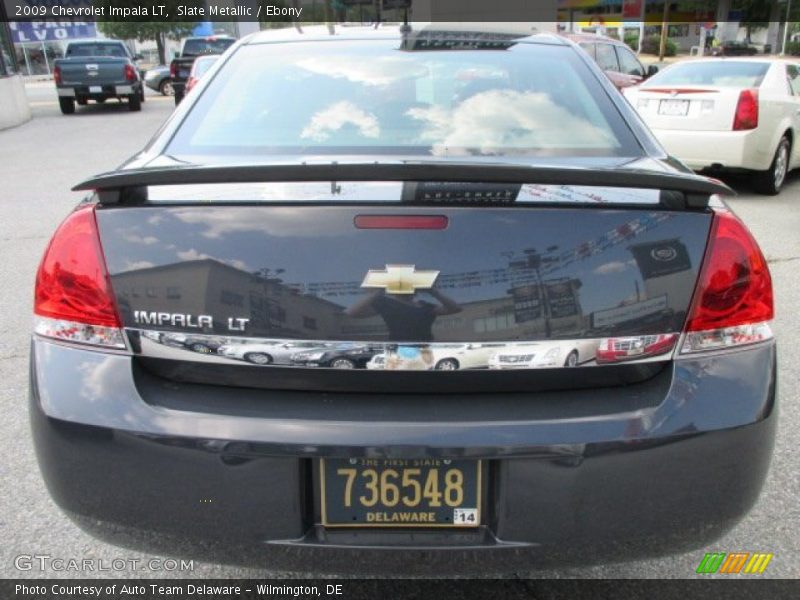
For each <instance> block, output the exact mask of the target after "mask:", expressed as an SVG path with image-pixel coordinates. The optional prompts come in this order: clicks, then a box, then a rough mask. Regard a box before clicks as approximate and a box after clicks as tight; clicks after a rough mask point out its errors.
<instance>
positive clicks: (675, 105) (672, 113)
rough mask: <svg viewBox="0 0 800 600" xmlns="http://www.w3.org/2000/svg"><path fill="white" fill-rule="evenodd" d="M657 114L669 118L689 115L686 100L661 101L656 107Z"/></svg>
mask: <svg viewBox="0 0 800 600" xmlns="http://www.w3.org/2000/svg"><path fill="white" fill-rule="evenodd" d="M658 114H660V115H667V116H669V117H683V116H685V115H687V114H689V101H688V100H662V101H661V103H660V104H659V105H658Z"/></svg>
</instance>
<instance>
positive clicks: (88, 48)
mask: <svg viewBox="0 0 800 600" xmlns="http://www.w3.org/2000/svg"><path fill="white" fill-rule="evenodd" d="M67 56H114V57H118V58H125V57H126V56H127V54H126V53H125V49H124V48H123V47H122V46H121V45H120V44H70V45H69V47H68V48H67Z"/></svg>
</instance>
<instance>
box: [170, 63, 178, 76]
mask: <svg viewBox="0 0 800 600" xmlns="http://www.w3.org/2000/svg"><path fill="white" fill-rule="evenodd" d="M177 75H178V67H177V66H176V65H175V63H170V65H169V76H170V77H172V78H173V79H175V77H176V76H177Z"/></svg>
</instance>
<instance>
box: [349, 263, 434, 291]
mask: <svg viewBox="0 0 800 600" xmlns="http://www.w3.org/2000/svg"><path fill="white" fill-rule="evenodd" d="M438 276H439V271H417V270H416V268H415V266H414V265H386V269H384V270H381V269H371V270H370V271H369V272H368V273H367V276H366V277H364V282H363V283H362V284H361V287H363V288H383V289H384V290H386V293H387V294H413V293H414V292H416V291H417V290H425V289H429V288H432V287H433V284H434V283H435V282H436V278H437V277H438Z"/></svg>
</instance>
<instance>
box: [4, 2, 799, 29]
mask: <svg viewBox="0 0 800 600" xmlns="http://www.w3.org/2000/svg"><path fill="white" fill-rule="evenodd" d="M0 2H2V8H3V12H2V13H0V20H8V21H39V22H49V23H53V22H63V21H78V22H97V21H121V20H124V21H132V22H133V21H139V22H167V23H169V22H198V23H199V22H224V21H253V22H264V23H269V22H287V23H288V22H299V23H311V22H338V23H343V22H374V21H378V20H380V21H387V20H388V21H398V20H403V19H405V18H406V16H408V19H409V20H412V21H419V22H423V21H450V22H456V21H473V22H517V23H525V24H528V25H531V26H533V25H537V24H539V25H546V24H548V23H550V24H553V25H554V26H555V25H556V24H562V29H563V28H564V27H563V25H564V24H567V23H579V24H584V25H586V24H589V25H591V26H596V27H600V28H616V27H625V26H629V27H635V26H637V25H638V23H639V22H642V21H644V22H645V23H646V24H647V25H648V26H653V25H656V26H657V25H660V24H661V23H662V22H664V21H667V22H669V23H671V24H678V23H680V24H690V23H696V24H698V25H700V24H702V25H704V26H706V27H709V28H710V27H713V26H714V25H716V24H717V22H718V21H746V22H751V23H756V22H758V23H759V24H762V25H763V23H764V22H765V21H774V20H778V21H784V20H785V19H786V17H787V15H786V12H787V8H788V5H787V4H785V3H778V4H775V6H774V7H773V6H772V5H771V3H769V2H762V3H742V2H739V3H737V2H729V1H726V2H719V1H718V0H671V1H670V2H669V6H668V10H667V13H666V14H665V13H664V2H663V0H617V1H616V2H609V0H581V1H580V2H576V0H492V1H488V0H330V1H326V0H150V1H148V0H130V1H128V0H126V1H123V0H0ZM793 4H797V6H793V7H792V14H791V15H789V20H790V21H791V20H796V19H797V18H798V17H800V2H798V3H793ZM740 5H743V6H744V8H742V7H740ZM748 11H749V12H748ZM3 13H4V14H3ZM544 28H545V29H547V27H544ZM555 28H556V27H553V29H555ZM539 29H542V27H539Z"/></svg>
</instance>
